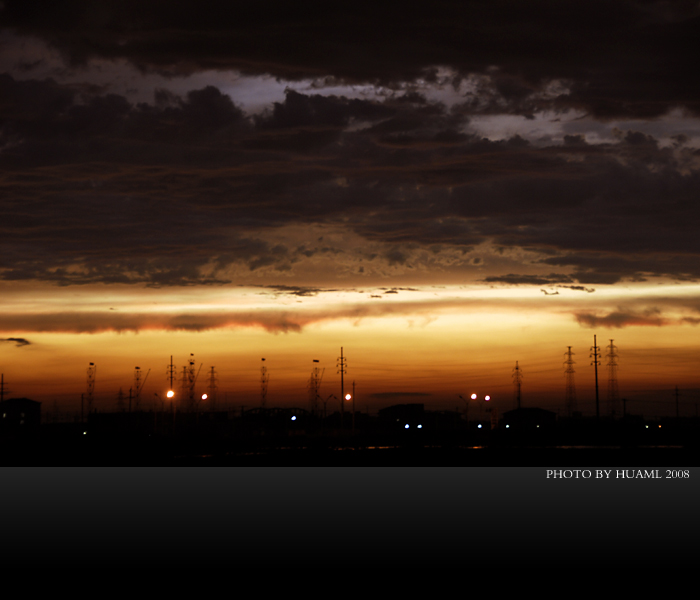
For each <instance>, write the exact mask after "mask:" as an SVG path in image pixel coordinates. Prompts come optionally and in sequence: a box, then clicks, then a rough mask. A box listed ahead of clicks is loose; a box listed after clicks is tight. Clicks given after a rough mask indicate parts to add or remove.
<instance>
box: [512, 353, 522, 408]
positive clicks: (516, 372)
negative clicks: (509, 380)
mask: <svg viewBox="0 0 700 600" xmlns="http://www.w3.org/2000/svg"><path fill="white" fill-rule="evenodd" d="M522 382H523V371H522V369H521V368H520V367H519V366H518V361H517V360H516V361H515V368H514V369H513V385H514V386H515V403H516V406H517V407H518V408H520V388H521V385H522Z"/></svg>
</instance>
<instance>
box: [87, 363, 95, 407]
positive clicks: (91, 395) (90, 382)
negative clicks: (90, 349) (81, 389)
mask: <svg viewBox="0 0 700 600" xmlns="http://www.w3.org/2000/svg"><path fill="white" fill-rule="evenodd" d="M96 371H97V367H95V363H90V366H89V367H88V368H87V407H88V414H90V412H91V411H92V402H93V400H94V399H95V373H96Z"/></svg>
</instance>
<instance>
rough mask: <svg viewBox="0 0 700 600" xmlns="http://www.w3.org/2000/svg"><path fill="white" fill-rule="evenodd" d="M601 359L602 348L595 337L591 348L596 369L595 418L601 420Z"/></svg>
mask: <svg viewBox="0 0 700 600" xmlns="http://www.w3.org/2000/svg"><path fill="white" fill-rule="evenodd" d="M599 357H600V346H598V342H597V340H596V336H595V335H594V336H593V346H592V347H591V358H592V359H593V362H592V363H591V364H592V365H593V366H594V367H595V418H596V419H599V418H600V401H599V396H598V365H599V364H600V361H599V360H598V358H599Z"/></svg>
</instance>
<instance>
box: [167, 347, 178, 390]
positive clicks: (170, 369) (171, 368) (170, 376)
mask: <svg viewBox="0 0 700 600" xmlns="http://www.w3.org/2000/svg"><path fill="white" fill-rule="evenodd" d="M165 377H166V378H167V380H168V382H169V383H170V387H169V388H168V391H169V392H174V391H175V389H174V388H173V381H174V380H175V378H176V377H177V375H175V365H174V364H173V356H172V354H171V355H170V364H169V365H168V366H167V367H166V368H165Z"/></svg>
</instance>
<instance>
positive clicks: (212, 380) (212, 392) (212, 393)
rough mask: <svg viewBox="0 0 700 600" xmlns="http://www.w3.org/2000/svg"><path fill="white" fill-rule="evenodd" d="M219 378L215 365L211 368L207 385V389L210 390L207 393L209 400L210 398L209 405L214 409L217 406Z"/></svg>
mask: <svg viewBox="0 0 700 600" xmlns="http://www.w3.org/2000/svg"><path fill="white" fill-rule="evenodd" d="M217 380H218V378H217V377H216V371H215V370H214V367H212V368H211V370H210V371H209V385H208V386H207V389H208V390H209V393H208V395H207V400H209V406H210V407H211V410H214V408H215V407H216V387H217V386H216V382H217Z"/></svg>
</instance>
